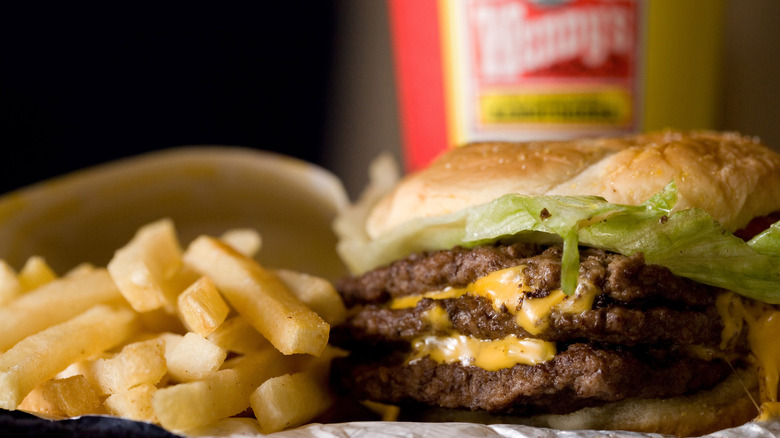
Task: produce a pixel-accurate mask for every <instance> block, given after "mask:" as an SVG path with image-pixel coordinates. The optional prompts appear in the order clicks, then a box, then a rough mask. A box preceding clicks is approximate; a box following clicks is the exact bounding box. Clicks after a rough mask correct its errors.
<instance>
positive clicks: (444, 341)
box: [409, 335, 556, 371]
mask: <svg viewBox="0 0 780 438" xmlns="http://www.w3.org/2000/svg"><path fill="white" fill-rule="evenodd" d="M412 348H413V350H414V353H413V355H412V356H411V357H410V359H409V361H410V362H413V361H415V360H417V359H421V358H423V357H425V356H428V357H430V358H431V359H433V360H434V361H436V362H438V363H461V364H463V365H473V366H477V367H480V368H482V369H485V370H487V371H498V370H500V369H504V368H511V367H513V366H515V365H518V364H523V365H536V364H540V363H543V362H547V361H548V360H551V359H552V358H553V357H554V356H555V353H556V349H555V344H554V343H552V342H546V341H542V340H540V339H524V338H518V337H517V336H515V335H510V336H507V337H505V338H503V339H496V340H487V339H477V338H473V337H470V336H463V335H455V336H428V337H424V338H421V339H418V340H417V341H415V342H414V343H413V345H412Z"/></svg>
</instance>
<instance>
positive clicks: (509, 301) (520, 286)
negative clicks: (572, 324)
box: [389, 265, 599, 335]
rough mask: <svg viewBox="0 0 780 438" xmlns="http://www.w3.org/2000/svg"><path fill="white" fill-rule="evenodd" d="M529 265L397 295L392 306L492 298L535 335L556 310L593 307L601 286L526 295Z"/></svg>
mask: <svg viewBox="0 0 780 438" xmlns="http://www.w3.org/2000/svg"><path fill="white" fill-rule="evenodd" d="M525 268H526V266H525V265H520V266H514V267H511V268H506V269H502V270H499V271H495V272H492V273H490V274H488V275H486V276H484V277H482V278H479V279H477V280H476V281H474V282H473V283H470V284H469V285H467V286H466V287H464V288H446V289H444V290H441V291H432V292H427V293H424V294H422V295H415V296H408V297H401V298H396V299H394V300H392V301H391V302H390V304H389V307H390V308H391V309H406V308H411V307H415V306H416V305H417V304H418V303H419V302H420V300H422V299H423V298H430V299H433V300H443V299H448V298H459V297H461V296H463V295H471V296H480V297H484V298H487V299H488V300H490V302H491V304H492V306H493V308H494V309H495V310H496V311H497V312H501V311H503V309H506V310H507V311H508V312H510V313H511V314H513V315H515V322H516V323H517V325H518V326H519V327H521V328H522V329H523V330H525V331H526V332H528V333H530V334H531V335H538V334H539V333H541V332H542V331H544V329H545V328H547V326H548V325H549V322H550V316H551V315H552V313H553V312H554V311H558V312H565V313H582V312H584V311H586V310H589V309H591V307H592V306H593V300H594V299H595V297H596V295H598V293H599V289H598V287H596V286H594V285H592V284H590V283H586V282H580V283H579V284H578V285H577V290H576V292H575V293H574V294H572V295H566V294H565V293H563V291H562V290H560V289H556V290H554V291H552V292H550V293H549V294H548V295H547V296H545V297H538V298H535V297H528V296H526V294H528V293H529V292H532V291H533V287H532V286H531V285H530V284H529V282H528V281H527V278H526V276H525Z"/></svg>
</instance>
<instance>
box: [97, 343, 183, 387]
mask: <svg viewBox="0 0 780 438" xmlns="http://www.w3.org/2000/svg"><path fill="white" fill-rule="evenodd" d="M167 371H168V368H167V366H166V361H165V344H164V341H163V340H162V339H160V338H154V339H150V340H147V341H140V342H133V343H131V344H127V345H125V346H124V347H122V351H120V352H119V353H117V354H115V355H114V356H112V357H110V358H107V359H97V360H95V361H93V362H92V363H91V365H90V366H89V372H88V373H87V377H88V378H89V379H90V380H91V381H92V382H93V383H94V385H95V387H96V388H97V390H98V392H99V393H100V394H101V395H107V394H114V393H117V392H120V391H125V390H128V389H130V388H132V387H134V386H138V385H142V384H152V385H154V384H156V383H157V382H159V381H160V379H162V377H163V376H164V375H165V373H166V372H167Z"/></svg>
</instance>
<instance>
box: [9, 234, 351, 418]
mask: <svg viewBox="0 0 780 438" xmlns="http://www.w3.org/2000/svg"><path fill="white" fill-rule="evenodd" d="M261 246H262V239H261V236H260V234H259V233H258V232H257V231H255V230H251V229H234V230H229V231H227V232H226V233H224V234H223V235H222V236H221V237H220V238H215V237H210V236H202V237H199V238H197V239H195V240H194V241H193V242H191V243H190V245H189V246H188V247H187V250H186V251H182V249H181V246H180V244H179V241H178V237H177V235H176V230H175V228H174V225H173V222H172V221H170V220H169V219H162V220H159V221H156V222H152V223H150V224H148V225H146V226H143V227H141V228H140V229H139V230H138V231H137V232H136V234H135V235H134V236H133V237H132V239H131V240H130V241H129V242H128V243H127V244H126V245H125V246H123V247H122V248H120V249H119V250H117V251H116V252H115V253H114V256H113V258H112V259H111V260H110V262H109V263H108V264H107V266H106V267H105V268H103V267H96V266H94V265H92V264H88V263H85V264H81V265H76V266H75V267H74V268H72V269H70V270H69V271H67V272H66V273H65V274H64V275H63V276H62V277H57V275H56V274H55V273H54V271H53V270H51V268H50V267H49V266H48V265H47V264H46V262H45V260H44V259H43V258H42V257H37V256H35V257H30V258H29V259H28V260H27V262H26V263H25V265H24V267H23V268H22V269H21V270H20V272H19V273H17V272H16V271H14V269H13V268H12V267H11V266H9V265H8V264H7V263H5V262H3V261H2V260H0V334H2V335H0V409H11V410H13V409H25V410H29V411H32V412H38V413H41V414H45V415H52V416H55V417H72V416H77V415H83V414H94V413H99V414H109V415H116V416H120V417H123V418H127V419H131V420H137V421H147V422H151V423H155V424H159V425H161V426H162V427H164V428H165V429H167V430H169V431H172V432H186V431H198V430H208V429H209V428H210V427H212V428H213V427H217V426H216V425H218V424H223V423H222V422H224V421H229V420H241V421H248V422H251V424H252V425H253V426H252V427H253V429H254V430H257V431H259V430H260V427H261V425H262V427H263V430H267V431H273V430H281V429H282V428H286V427H291V426H293V425H298V424H301V423H302V422H305V421H309V420H311V419H312V418H314V417H315V416H316V415H318V414H319V413H321V412H322V411H323V410H324V409H326V408H327V407H328V406H329V404H330V403H332V398H331V397H330V393H329V391H328V387H327V379H326V375H327V372H328V369H329V366H330V361H331V359H332V358H333V357H334V356H335V355H336V354H339V352H337V350H336V349H334V348H333V347H330V346H328V345H327V341H328V336H329V331H330V324H329V323H333V324H336V323H338V322H340V321H343V319H344V318H345V316H346V310H345V308H344V305H343V302H342V301H341V298H340V297H339V296H338V294H337V293H336V291H335V289H334V288H333V285H332V284H331V283H329V282H328V281H327V280H324V279H322V278H319V277H315V276H311V275H306V274H303V273H298V272H294V271H289V270H272V269H269V268H265V267H264V266H261V265H260V264H259V263H258V262H257V261H255V260H254V258H253V257H254V256H255V254H256V253H257V252H258V251H259V250H260V247H261ZM280 376H283V377H280ZM269 379H270V380H269ZM264 382H265V383H264ZM261 384H262V389H261ZM250 407H252V408H254V409H255V410H256V411H257V412H258V413H259V414H258V415H257V419H253V418H250V417H248V416H246V415H242V416H241V418H239V417H235V416H236V415H239V414H242V413H244V412H249V409H250Z"/></svg>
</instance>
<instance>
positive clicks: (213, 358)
mask: <svg viewBox="0 0 780 438" xmlns="http://www.w3.org/2000/svg"><path fill="white" fill-rule="evenodd" d="M226 357H227V352H226V351H225V350H224V349H223V348H221V347H218V346H217V345H215V344H214V343H212V342H211V341H209V340H208V339H205V338H203V337H201V336H200V335H198V334H196V333H193V332H189V333H187V334H185V335H184V337H183V338H182V339H181V340H180V341H179V342H178V343H177V344H176V346H175V347H174V348H173V349H172V350H171V352H170V353H169V354H168V355H167V356H166V360H167V363H168V372H169V373H170V375H171V377H173V379H174V380H176V381H177V382H192V381H193V380H200V379H203V378H205V377H206V376H208V375H209V374H211V373H213V372H215V371H217V370H218V369H219V367H220V366H222V363H223V362H225V358H226Z"/></svg>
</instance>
